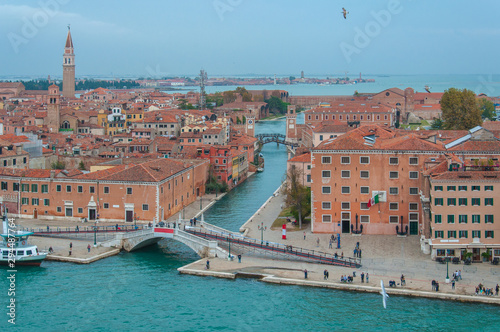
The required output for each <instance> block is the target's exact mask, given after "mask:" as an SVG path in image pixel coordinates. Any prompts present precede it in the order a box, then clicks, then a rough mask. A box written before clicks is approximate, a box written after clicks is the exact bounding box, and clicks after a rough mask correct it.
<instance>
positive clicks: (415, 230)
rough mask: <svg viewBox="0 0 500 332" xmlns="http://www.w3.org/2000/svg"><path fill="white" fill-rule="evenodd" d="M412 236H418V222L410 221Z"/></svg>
mask: <svg viewBox="0 0 500 332" xmlns="http://www.w3.org/2000/svg"><path fill="white" fill-rule="evenodd" d="M410 235H418V221H410Z"/></svg>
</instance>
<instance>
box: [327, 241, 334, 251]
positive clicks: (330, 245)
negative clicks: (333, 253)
mask: <svg viewBox="0 0 500 332" xmlns="http://www.w3.org/2000/svg"><path fill="white" fill-rule="evenodd" d="M332 245H333V241H332V240H331V239H330V243H329V244H328V249H332Z"/></svg>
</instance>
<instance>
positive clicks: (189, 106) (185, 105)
mask: <svg viewBox="0 0 500 332" xmlns="http://www.w3.org/2000/svg"><path fill="white" fill-rule="evenodd" d="M178 107H179V108H180V109H181V110H192V109H195V107H194V106H193V105H192V104H191V103H188V101H187V99H182V98H181V99H179V105H178Z"/></svg>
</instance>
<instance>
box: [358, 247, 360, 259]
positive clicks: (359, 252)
mask: <svg viewBox="0 0 500 332" xmlns="http://www.w3.org/2000/svg"><path fill="white" fill-rule="evenodd" d="M358 254H359V255H358V257H359V258H361V249H359V251H358Z"/></svg>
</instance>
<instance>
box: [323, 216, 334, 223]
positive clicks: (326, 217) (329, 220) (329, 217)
mask: <svg viewBox="0 0 500 332" xmlns="http://www.w3.org/2000/svg"><path fill="white" fill-rule="evenodd" d="M322 220H323V222H332V215H331V214H324V215H323V216H322Z"/></svg>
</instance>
